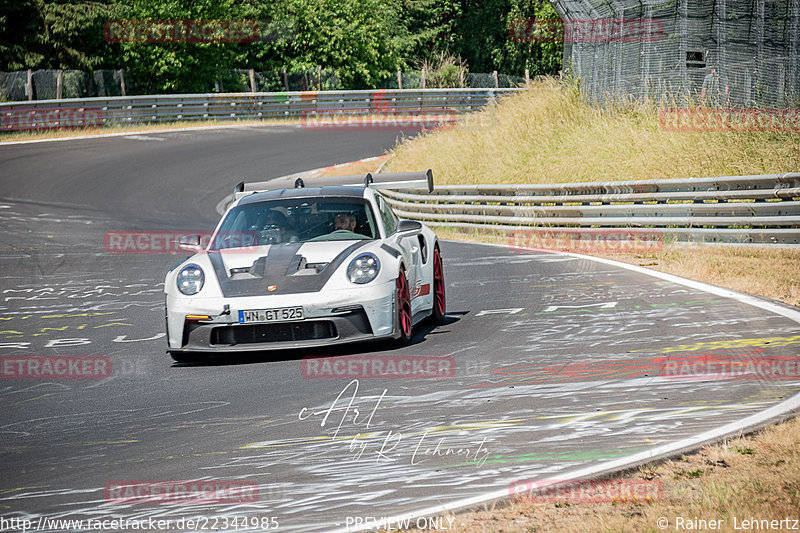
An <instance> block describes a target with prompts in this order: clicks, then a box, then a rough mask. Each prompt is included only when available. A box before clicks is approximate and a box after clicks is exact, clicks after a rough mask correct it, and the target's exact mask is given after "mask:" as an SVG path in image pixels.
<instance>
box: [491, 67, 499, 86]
mask: <svg viewBox="0 0 800 533" xmlns="http://www.w3.org/2000/svg"><path fill="white" fill-rule="evenodd" d="M492 77H493V78H494V88H495V89H497V88H498V87H500V83H499V82H498V80H497V71H496V70H493V71H492Z"/></svg>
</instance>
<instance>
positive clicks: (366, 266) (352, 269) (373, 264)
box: [347, 253, 381, 285]
mask: <svg viewBox="0 0 800 533" xmlns="http://www.w3.org/2000/svg"><path fill="white" fill-rule="evenodd" d="M380 271H381V262H380V261H378V258H377V257H376V256H375V254H370V253H366V254H361V255H359V256H357V257H356V258H355V259H353V260H352V261H350V264H349V265H348V267H347V278H348V279H349V280H350V281H351V282H353V283H357V284H359V285H361V284H364V283H369V282H370V281H372V280H373V279H375V278H376V277H377V276H378V272H380Z"/></svg>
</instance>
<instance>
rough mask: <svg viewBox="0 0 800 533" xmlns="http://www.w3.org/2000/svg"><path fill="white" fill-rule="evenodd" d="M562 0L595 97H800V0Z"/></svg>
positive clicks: (774, 103) (559, 5)
mask: <svg viewBox="0 0 800 533" xmlns="http://www.w3.org/2000/svg"><path fill="white" fill-rule="evenodd" d="M552 4H553V6H554V7H555V9H556V12H557V13H558V14H559V16H560V17H561V18H562V23H561V24H562V26H563V28H562V32H563V36H564V65H565V67H567V68H568V69H571V71H572V73H573V74H574V75H575V76H577V77H578V78H580V79H581V83H582V86H583V87H584V89H585V91H586V93H587V95H588V96H589V97H590V98H591V99H593V100H595V101H601V102H602V101H608V100H609V99H615V98H619V97H626V96H630V95H633V96H635V97H643V96H644V97H650V98H654V99H656V100H662V99H663V98H667V99H674V103H677V104H678V105H681V104H688V103H695V104H696V103H705V104H706V105H721V106H722V105H736V106H746V107H797V106H800V60H799V59H798V57H800V0H752V1H750V2H742V1H739V0H700V1H697V2H689V0H675V1H669V2H667V1H661V0H644V1H641V0H616V1H614V2H608V1H607V0H552ZM539 26H540V28H539V29H541V24H540V25H539ZM529 35H530V36H531V38H542V37H541V32H539V33H538V34H537V32H536V31H531V32H529Z"/></svg>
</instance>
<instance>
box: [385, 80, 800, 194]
mask: <svg viewBox="0 0 800 533" xmlns="http://www.w3.org/2000/svg"><path fill="white" fill-rule="evenodd" d="M529 88H530V90H529V91H527V92H523V93H519V94H516V95H514V96H510V97H506V98H504V99H503V101H502V104H501V105H498V106H495V107H493V108H490V109H486V110H483V111H480V112H478V113H476V114H474V115H471V116H469V117H467V118H465V120H464V122H463V123H461V124H458V125H456V126H455V127H453V128H452V129H447V130H443V131H434V132H429V133H424V134H422V135H420V136H418V137H416V138H413V139H408V140H406V141H405V142H403V143H402V144H400V145H398V146H397V147H396V148H395V150H394V157H393V158H392V161H391V162H390V163H389V164H388V165H387V166H386V169H385V171H386V172H392V171H394V172H402V171H409V170H417V169H420V168H433V169H435V171H436V179H437V183H441V184H475V183H556V182H582V181H606V180H625V179H654V178H687V177H701V176H730V175H743V174H772V173H780V172H789V171H796V170H798V169H800V135H798V134H797V133H765V132H749V133H702V132H695V133H690V132H669V131H662V130H661V129H660V128H659V125H658V109H657V108H656V106H654V105H652V104H637V105H633V104H632V105H628V106H621V105H620V106H616V107H613V108H611V109H603V108H599V107H594V106H591V105H588V104H586V103H585V102H583V101H582V100H581V98H580V96H579V94H578V92H577V90H576V89H575V88H574V87H572V86H570V85H561V84H560V83H559V82H556V81H551V82H541V83H536V84H532V85H531V86H530V87H529Z"/></svg>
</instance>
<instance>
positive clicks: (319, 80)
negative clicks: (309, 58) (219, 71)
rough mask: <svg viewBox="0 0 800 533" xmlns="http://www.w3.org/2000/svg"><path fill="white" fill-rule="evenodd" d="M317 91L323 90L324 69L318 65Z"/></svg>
mask: <svg viewBox="0 0 800 533" xmlns="http://www.w3.org/2000/svg"><path fill="white" fill-rule="evenodd" d="M317 90H318V91H321V90H322V67H321V66H319V65H317Z"/></svg>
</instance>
